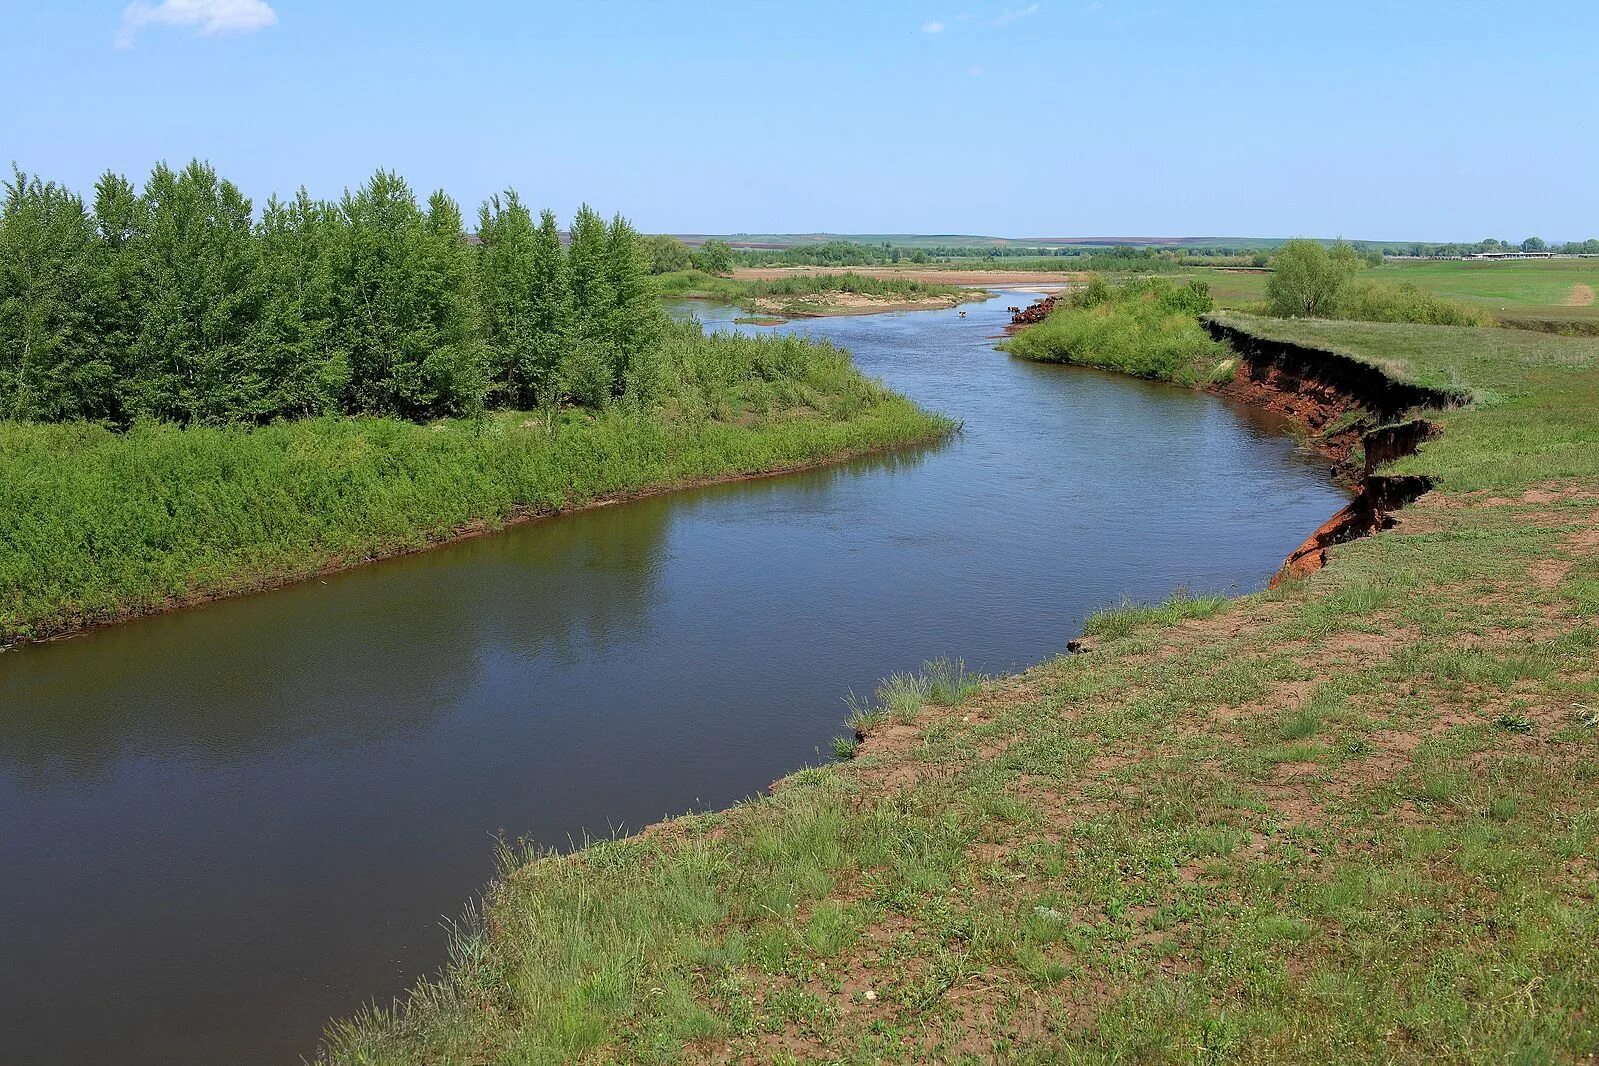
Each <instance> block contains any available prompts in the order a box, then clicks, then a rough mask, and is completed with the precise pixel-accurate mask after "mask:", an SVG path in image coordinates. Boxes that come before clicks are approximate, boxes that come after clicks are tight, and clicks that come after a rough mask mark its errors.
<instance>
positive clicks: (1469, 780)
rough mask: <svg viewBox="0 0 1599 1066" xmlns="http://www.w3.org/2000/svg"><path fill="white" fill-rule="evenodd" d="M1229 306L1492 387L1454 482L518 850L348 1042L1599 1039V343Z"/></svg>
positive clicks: (1563, 1049) (935, 1053) (844, 1051)
mask: <svg viewBox="0 0 1599 1066" xmlns="http://www.w3.org/2000/svg"><path fill="white" fill-rule="evenodd" d="M1229 321H1232V322H1234V324H1236V325H1239V326H1241V327H1243V328H1246V329H1251V330H1256V331H1258V332H1260V333H1263V334H1269V335H1272V336H1278V337H1282V338H1286V339H1293V340H1297V341H1301V342H1306V343H1313V344H1319V345H1323V346H1326V347H1331V348H1336V349H1339V350H1342V351H1345V352H1348V353H1350V354H1353V355H1355V356H1357V357H1359V358H1363V359H1367V360H1370V361H1372V362H1375V363H1379V364H1380V365H1382V366H1384V367H1386V368H1387V369H1388V370H1389V371H1390V372H1392V373H1395V374H1399V375H1403V376H1405V377H1407V378H1413V379H1415V380H1418V381H1423V382H1432V383H1446V384H1449V385H1451V386H1464V387H1466V388H1468V389H1470V390H1471V392H1472V395H1473V396H1474V398H1475V400H1474V403H1473V404H1471V405H1470V406H1467V407H1464V408H1461V409H1459V410H1452V411H1447V412H1442V413H1440V414H1439V415H1438V416H1437V417H1438V420H1439V421H1440V422H1442V423H1443V425H1444V429H1445V432H1444V435H1443V436H1442V437H1441V438H1439V439H1438V440H1436V441H1434V442H1432V443H1430V444H1428V445H1427V446H1426V447H1425V449H1424V450H1423V451H1422V452H1421V453H1420V454H1419V455H1417V456H1415V457H1412V458H1409V459H1406V460H1404V461H1403V464H1402V466H1403V468H1404V469H1407V470H1411V471H1416V472H1425V473H1427V474H1429V475H1431V476H1433V477H1435V478H1437V479H1438V486H1439V487H1438V488H1437V489H1436V490H1435V491H1434V492H1432V493H1431V494H1429V495H1428V496H1426V497H1425V498H1423V500H1422V501H1420V502H1419V503H1417V504H1415V505H1413V506H1412V507H1410V508H1408V509H1407V510H1405V511H1404V512H1402V514H1401V516H1400V521H1399V524H1398V526H1397V528H1395V529H1392V530H1389V531H1387V532H1385V533H1383V534H1381V535H1379V536H1376V537H1373V538H1370V539H1367V540H1362V541H1358V542H1355V543H1352V544H1348V545H1344V546H1342V547H1339V548H1335V549H1334V550H1333V551H1332V555H1331V561H1330V565H1329V566H1328V567H1327V568H1326V569H1324V570H1321V571H1319V572H1318V573H1316V574H1314V575H1312V576H1311V577H1309V578H1307V579H1303V580H1300V581H1297V582H1290V583H1287V584H1285V585H1284V586H1282V587H1280V588H1279V589H1277V590H1275V591H1272V592H1269V593H1262V594H1258V595H1254V596H1249V597H1246V598H1243V599H1241V600H1237V601H1231V602H1228V601H1224V600H1218V599H1203V600H1195V599H1187V598H1184V597H1181V596H1178V597H1176V598H1174V599H1173V600H1172V601H1171V602H1169V603H1167V604H1164V605H1161V606H1159V607H1157V608H1140V607H1138V606H1136V605H1124V606H1122V607H1119V608H1116V609H1114V610H1112V611H1109V612H1107V613H1106V614H1105V615H1102V616H1101V617H1100V618H1099V619H1096V620H1095V621H1094V622H1093V623H1091V624H1090V626H1089V632H1090V633H1091V634H1093V636H1091V638H1090V646H1089V650H1088V652H1087V653H1086V654H1079V655H1071V656H1062V657H1060V658H1058V659H1054V660H1051V661H1049V662H1046V663H1044V664H1042V665H1040V666H1038V667H1036V668H1034V669H1032V670H1029V671H1027V672H1026V673H1024V674H1021V675H1018V676H1015V677H1008V678H1001V679H995V680H991V681H988V682H987V683H985V684H983V685H982V686H981V687H978V688H976V689H975V690H972V686H970V685H967V684H955V685H952V684H950V683H949V682H948V679H949V678H950V677H951V675H952V671H951V670H950V668H949V666H948V665H947V664H945V665H943V666H939V667H935V668H934V669H933V670H932V671H931V674H932V675H935V676H930V677H928V678H926V679H924V680H920V681H918V680H916V679H900V680H898V681H896V682H893V683H892V684H890V686H888V688H887V689H886V690H885V692H884V693H883V694H882V696H881V698H880V702H881V706H880V707H879V708H877V709H876V710H877V711H880V712H881V713H875V712H874V709H873V708H861V707H859V706H857V707H856V708H855V713H856V718H855V721H856V722H857V723H858V724H861V725H863V726H865V727H866V730H867V732H868V733H869V736H868V738H867V740H866V741H865V742H864V743H863V744H862V745H860V747H859V748H858V749H857V750H856V752H855V757H854V758H853V759H851V760H849V761H847V762H842V763H839V764H835V765H828V766H819V767H816V768H814V769H809V770H805V771H803V772H801V773H799V774H796V775H794V776H793V777H791V778H789V779H787V780H786V781H785V782H783V783H782V785H781V787H779V788H777V789H776V790H775V791H774V793H773V794H772V795H771V796H767V797H761V798H758V799H754V800H751V801H749V802H747V803H745V804H742V805H740V806H738V807H736V808H733V809H731V810H729V811H726V812H723V813H718V814H711V815H704V816H696V817H693V818H685V819H680V820H677V821H674V822H669V823H665V824H663V825H661V826H657V827H655V828H654V829H652V830H650V831H648V832H645V833H643V834H641V835H639V836H637V837H634V838H631V839H627V840H621V841H616V842H610V843H601V844H596V845H594V846H591V847H588V848H586V849H583V850H582V851H579V852H577V853H575V854H571V855H567V856H549V857H540V856H535V855H531V854H526V853H523V852H520V851H518V850H516V849H508V851H507V853H506V856H505V870H506V872H505V875H504V877H503V879H502V880H501V881H500V883H498V884H497V885H496V886H495V887H494V888H493V890H492V891H491V892H490V894H489V896H488V898H487V900H486V902H485V904H484V906H483V908H482V912H481V914H480V915H478V916H476V917H473V918H471V919H469V920H468V921H467V922H466V923H465V925H464V926H463V928H462V931H461V933H460V936H459V939H458V942H457V944H456V946H455V949H454V954H453V961H452V963H451V965H450V967H449V970H448V973H447V974H446V975H445V976H444V977H443V979H442V980H440V981H438V982H435V983H431V984H428V985H425V986H423V987H422V988H420V989H419V990H418V991H417V993H416V994H415V995H414V996H413V997H412V998H411V999H410V1000H409V1001H408V1002H407V1003H406V1004H405V1005H404V1006H403V1007H401V1008H399V1009H397V1010H395V1011H393V1012H381V1013H374V1014H368V1015H367V1016H364V1017H362V1018H359V1019H356V1020H355V1021H353V1022H350V1023H347V1024H344V1025H342V1026H340V1027H338V1029H337V1030H336V1031H335V1032H334V1033H333V1035H332V1037H331V1043H330V1046H329V1049H328V1051H327V1054H326V1058H327V1060H328V1061H331V1062H344V1063H414V1062H422V1061H428V1062H457V1061H472V1062H479V1061H497V1062H498V1061H518V1062H543V1061H551V1062H554V1061H573V1060H582V1061H625V1062H632V1061H674V1060H702V1059H710V1060H718V1061H723V1060H737V1059H753V1060H757V1061H789V1062H797V1061H851V1062H856V1061H907V1062H908V1061H917V1060H926V1059H928V1058H938V1059H942V1060H956V1061H958V1060H962V1059H965V1060H968V1061H979V1060H991V1059H1003V1060H1008V1061H1021V1062H1062V1061H1066V1062H1085V1063H1110V1062H1120V1061H1128V1060H1136V1061H1141V1062H1173V1063H1176V1062H1185V1063H1186V1062H1222V1061H1228V1062H1233V1061H1236V1062H1306V1063H1318V1064H1320V1063H1326V1062H1345V1061H1365V1062H1418V1063H1419V1062H1496V1063H1499V1062H1513V1063H1545V1062H1575V1061H1588V1060H1591V1059H1592V1057H1594V1056H1595V1055H1599V1012H1596V1010H1595V1004H1596V1003H1599V902H1596V900H1599V867H1596V861H1595V856H1596V854H1599V667H1596V663H1599V341H1594V340H1591V339H1574V338H1563V337H1552V336H1545V335H1541V334H1534V333H1529V332H1523V331H1509V330H1495V329H1465V328H1453V327H1429V326H1396V325H1373V324H1364V323H1353V322H1309V323H1307V322H1302V321H1295V322H1268V321H1263V320H1254V319H1247V318H1240V317H1235V318H1232V319H1229ZM1262 505H1263V506H1270V502H1269V501H1262ZM1307 532H1308V531H1307ZM1193 550H1194V551H1196V552H1203V551H1205V550H1206V546H1205V545H1204V544H1195V545H1194V546H1193ZM940 680H942V681H943V683H942V685H941V686H940V685H938V684H937V683H938V682H939V681H940ZM935 691H937V692H939V693H940V697H939V698H936V699H935V698H934V693H935ZM906 693H909V695H907V694H906ZM924 693H925V695H926V698H925V699H923V698H922V694H924ZM918 705H919V706H918ZM850 747H852V745H850V744H848V743H845V744H843V745H841V750H842V749H848V748H850Z"/></svg>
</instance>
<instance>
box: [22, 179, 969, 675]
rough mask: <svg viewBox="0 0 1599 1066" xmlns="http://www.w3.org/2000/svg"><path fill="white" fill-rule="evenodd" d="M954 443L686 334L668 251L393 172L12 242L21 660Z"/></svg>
mask: <svg viewBox="0 0 1599 1066" xmlns="http://www.w3.org/2000/svg"><path fill="white" fill-rule="evenodd" d="M948 429H949V423H948V422H947V421H945V420H943V419H940V418H936V417H934V416H931V415H928V414H925V413H923V412H921V411H919V410H917V409H916V408H915V407H914V406H913V405H911V404H910V403H908V402H907V401H905V400H903V399H901V398H899V397H897V396H894V395H893V394H891V393H889V392H887V391H886V390H884V389H883V388H881V387H880V386H878V385H877V384H875V383H873V382H871V381H868V380H867V379H865V378H864V377H862V376H861V375H860V374H859V373H858V372H857V371H856V370H855V369H854V367H853V366H852V364H851V363H850V361H849V357H848V355H847V354H846V353H844V352H841V351H839V350H837V349H835V348H832V347H831V346H829V345H827V344H822V343H813V342H809V341H805V340H800V339H794V338H764V339H758V340H757V339H748V338H738V337H731V336H720V335H714V336H706V335H705V334H704V333H703V332H702V331H701V330H700V328H699V327H698V326H697V325H693V324H688V325H677V324H673V323H671V322H670V320H669V319H668V318H667V317H666V315H665V313H664V311H663V310H662V309H661V307H660V305H659V301H658V300H657V298H656V293H655V287H654V286H653V285H652V284H651V282H650V278H649V263H648V260H647V257H646V254H645V250H644V245H643V242H642V241H640V239H639V238H638V236H637V235H636V234H635V233H634V232H633V230H632V227H631V226H629V225H628V223H627V221H626V220H625V219H623V218H621V217H620V216H617V217H616V218H614V219H612V220H611V221H610V222H609V223H607V222H606V221H605V220H604V219H602V218H601V217H600V216H599V215H598V214H596V213H595V212H594V211H592V210H590V209H589V208H587V207H585V208H583V209H582V210H581V211H579V212H578V215H577V218H576V219H575V220H574V222H573V224H572V227H571V236H570V242H569V246H567V245H563V242H562V239H561V234H560V232H559V230H558V228H557V224H556V220H555V217H554V215H553V214H551V213H550V212H548V211H546V212H544V213H543V215H542V217H541V218H540V219H538V220H536V221H535V219H534V218H533V216H532V214H531V213H530V212H529V211H528V209H527V208H526V207H524V206H523V205H522V203H521V201H520V199H519V198H518V197H517V195H516V194H515V193H514V192H508V193H506V194H505V195H504V196H503V197H495V198H494V199H492V200H490V201H489V202H488V203H487V204H485V205H484V206H483V208H482V210H481V211H480V213H479V220H478V228H477V243H476V244H473V243H471V242H469V241H468V240H467V239H466V234H465V233H464V230H463V227H462V220H461V214H460V211H459V210H458V209H457V208H456V206H455V204H454V202H453V201H451V200H450V199H449V198H448V197H447V196H445V195H444V194H443V193H435V194H434V195H433V196H432V197H430V198H429V200H428V203H427V205H426V207H425V209H424V208H423V207H422V206H421V205H419V204H418V203H417V201H416V199H415V197H414V196H413V195H412V193H411V191H410V189H409V188H408V187H407V186H406V185H405V183H404V182H403V181H402V180H401V179H400V178H399V177H398V176H396V175H394V174H390V173H387V172H379V173H378V174H377V175H375V176H374V177H373V178H372V179H371V180H370V181H369V182H367V183H366V184H365V185H363V186H362V187H361V188H359V189H357V190H355V191H354V192H351V193H348V194H346V195H345V196H344V197H343V199H342V200H340V201H339V202H338V203H325V202H319V201H313V200H311V199H310V198H309V197H307V196H306V195H305V194H304V193H303V192H302V193H301V194H300V195H299V196H297V197H296V198H295V199H294V200H292V201H288V202H282V201H278V200H273V201H272V202H270V203H269V204H268V205H267V207H266V209H265V211H264V212H262V213H261V215H260V217H259V218H256V217H255V216H254V213H253V210H252V206H251V204H250V202H249V200H247V199H246V198H244V197H243V196H242V194H240V192H239V191H238V189H237V188H236V187H234V186H233V185H232V184H230V183H229V182H227V181H225V180H222V179H220V178H218V177H217V175H216V173H215V172H214V171H213V170H212V169H211V168H210V167H208V166H205V165H204V164H200V163H193V164H190V165H189V166H188V167H185V168H184V169H183V170H181V171H173V170H171V169H170V168H167V167H165V166H158V167H157V168H156V169H155V171H154V172H153V173H152V174H151V176H150V178H149V180H148V181H147V183H146V184H145V186H144V188H143V190H142V191H140V192H135V190H134V188H133V186H132V185H131V184H130V183H129V182H127V181H126V180H124V179H122V178H121V177H119V176H117V175H113V174H108V175H106V176H105V177H104V178H103V179H101V181H100V183H99V185H98V186H97V189H96V195H95V200H94V204H93V209H92V210H91V209H90V208H89V207H88V206H87V205H86V204H85V203H84V202H83V201H82V200H81V199H80V198H78V197H77V196H75V195H74V194H72V193H71V192H69V191H68V190H65V189H63V188H62V187H60V186H58V185H54V184H52V183H49V182H44V181H41V180H40V179H37V178H33V177H28V176H26V175H23V174H21V173H18V174H17V175H16V176H15V178H14V180H13V181H12V182H11V183H10V184H9V185H8V186H7V188H6V202H5V206H4V209H3V211H0V515H4V519H3V520H0V644H5V643H8V642H11V641H14V640H18V639H32V638H38V637H43V636H49V635H52V634H56V633H60V632H64V631H68V630H71V629H74V628H78V627H81V626H83V625H88V624H93V623H95V622H100V621H106V620H112V619H116V618H120V617H124V616H127V615H130V614H136V613H140V612H145V611H150V610H157V609H160V608H162V607H164V606H167V605H170V604H179V603H184V602H189V601H193V600H197V599H204V598H206V597H210V596H216V595H221V594H226V593H230V592H237V591H242V590H245V589H250V588H256V587H261V586H263V585H268V584H273V583H277V582H281V581H285V580H291V579H293V578H296V577H302V576H306V575H309V574H312V573H316V572H318V571H320V570H324V569H327V568H331V567H338V566H343V565H350V564H353V563H356V562H360V561H362V560H364V559H369V558H373V557H377V556H382V555H386V554H392V553H395V552H399V551H406V550H410V549H414V548H417V547H421V546H423V545H426V544H428V543H430V542H433V541H436V540H439V539H442V538H446V537H448V536H450V535H452V534H455V533H459V532H462V531H466V530H472V529H478V528H483V527H487V526H494V525H497V524H501V523H504V522H506V521H509V520H513V519H515V518H518V517H523V516H527V515H532V514H540V513H547V512H550V511H555V510H560V509H563V508H568V507H573V506H578V505H581V504H584V503H587V502H589V501H592V500H595V499H598V498H601V497H606V496H614V495H617V494H626V493H633V492H639V491H644V490H648V489H651V488H656V487H661V486H666V485H672V484H680V483H685V482H692V481H697V480H702V479H709V478H723V477H731V476H740V475H749V474H755V473H761V472H765V471H770V470H775V469H783V468H786V467H792V466H798V465H809V464H813V463H817V462H820V461H824V460H827V459H830V458H837V457H840V456H844V455H849V454H854V453H857V452H861V451H866V450H872V449H878V448H884V447H889V446H892V445H896V444H903V443H909V442H915V441H922V440H928V439H931V438H933V437H936V436H938V435H940V434H942V433H944V432H947V431H948Z"/></svg>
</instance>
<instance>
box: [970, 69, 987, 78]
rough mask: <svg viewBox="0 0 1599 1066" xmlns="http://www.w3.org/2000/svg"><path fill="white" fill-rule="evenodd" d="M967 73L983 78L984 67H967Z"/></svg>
mask: <svg viewBox="0 0 1599 1066" xmlns="http://www.w3.org/2000/svg"><path fill="white" fill-rule="evenodd" d="M966 73H967V74H968V75H970V76H971V77H974V78H981V77H982V76H983V68H982V67H967V68H966Z"/></svg>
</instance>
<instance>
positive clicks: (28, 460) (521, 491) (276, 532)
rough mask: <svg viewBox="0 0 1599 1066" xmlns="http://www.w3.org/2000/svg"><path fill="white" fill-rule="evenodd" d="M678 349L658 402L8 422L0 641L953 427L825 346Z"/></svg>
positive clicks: (782, 343)
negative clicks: (284, 417) (461, 414)
mask: <svg viewBox="0 0 1599 1066" xmlns="http://www.w3.org/2000/svg"><path fill="white" fill-rule="evenodd" d="M666 346H667V349H668V351H669V352H670V355H671V358H670V365H671V371H670V378H669V381H668V384H667V387H666V398H665V402H664V403H663V404H662V405H660V406H658V407H654V408H648V409H646V408H641V407H637V406H617V407H612V408H609V409H607V410H604V411H601V412H590V411H585V410H576V409H573V410H563V411H558V412H554V413H551V412H537V413H529V412H500V413H497V414H495V415H493V416H491V417H489V418H487V419H485V420H482V421H473V420H468V419H449V420H442V421H438V422H435V423H432V424H431V425H418V424H415V423H411V422H406V421H403V420H398V419H391V418H340V417H324V418H315V419H308V420H303V421H297V422H280V423H275V424H271V425H267V426H262V427H256V428H251V427H247V426H217V427H201V426H197V427H189V428H180V427H178V426H175V425H171V424H164V423H140V424H137V425H135V426H134V427H133V428H132V429H131V430H129V431H128V432H126V433H117V432H113V431H110V430H107V429H104V428H101V427H98V426H94V425H89V424H86V423H67V424H58V425H36V424H23V423H14V422H0V643H4V642H7V641H10V640H15V639H18V638H28V637H40V636H45V635H48V634H51V633H54V632H58V631H61V630H65V629H70V628H74V627H76V626H79V625H82V624H90V623H94V622H96V621H100V620H105V619H110V618H115V617H118V616H122V615H126V614H132V613H140V612H144V611H149V610H152V609H158V608H160V607H161V606H163V605H164V604H166V603H169V602H172V601H183V600H188V599H192V598H196V597H207V596H212V595H218V594H225V593H229V592H237V591H241V590H245V589H249V588H253V587H259V586H262V585H266V584H273V583H279V582H282V581H285V580H291V579H294V578H297V577H302V576H307V575H310V574H312V573H315V572H317V571H319V570H322V569H324V568H329V567H337V566H340V565H345V564H349V563H352V562H356V561H360V560H363V559H366V558H370V557H374V556H381V555H386V554H392V553H395V552H401V551H406V550H410V549H415V548H419V547H422V546H425V545H426V544H428V543H430V542H432V541H436V540H438V539H441V538H444V537H447V536H449V535H451V534H452V533H454V532H457V531H460V530H462V529H465V528H471V527H478V526H494V525H498V524H500V523H503V522H505V521H507V520H510V519H512V518H515V517H517V516H519V515H524V514H528V513H539V512H548V511H558V510H561V509H564V508H570V507H574V506H577V505H580V504H583V503H585V502H588V501H592V500H594V499H596V498H600V497H604V496H607V495H614V494H620V493H628V492H634V491H638V490H641V489H646V488H650V487H655V486H662V485H670V484H673V483H679V482H686V481H692V480H696V479H705V478H717V477H727V476H736V475H741V474H749V473H756V472H761V471H766V470H772V469H781V468H785V467H789V466H795V465H803V464H808V463H813V462H818V461H821V460H824V459H828V458H831V457H837V456H839V455H842V454H849V453H853V452H859V451H865V450H870V449H875V448H881V447H886V446H890V445H894V444H900V443H905V442H908V441H913V440H918V439H928V438H930V437H932V436H936V435H938V434H939V433H941V432H943V431H944V430H946V429H947V427H948V423H947V422H945V421H944V420H942V419H939V418H936V417H934V416H931V415H928V414H925V413H923V412H921V411H920V410H918V409H917V408H916V407H915V406H914V405H912V404H911V403H910V402H909V401H907V400H904V399H902V398H900V397H898V396H896V395H894V394H892V393H890V392H888V391H887V390H885V389H884V388H882V387H881V386H880V385H878V384H877V383H875V382H873V381H871V380H869V379H867V378H865V377H864V376H862V375H861V374H860V373H859V372H858V371H857V370H856V369H855V368H854V366H853V365H852V364H851V362H850V360H849V356H848V354H847V353H846V352H844V351H842V350H840V349H838V348H834V347H833V346H831V345H828V344H819V343H812V342H809V341H806V340H803V339H800V338H794V337H770V338H748V337H735V336H728V335H720V334H718V335H711V336H703V335H701V334H700V332H699V331H698V329H697V328H685V329H675V330H673V331H672V333H671V335H670V336H669V337H668V339H667V341H666Z"/></svg>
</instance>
